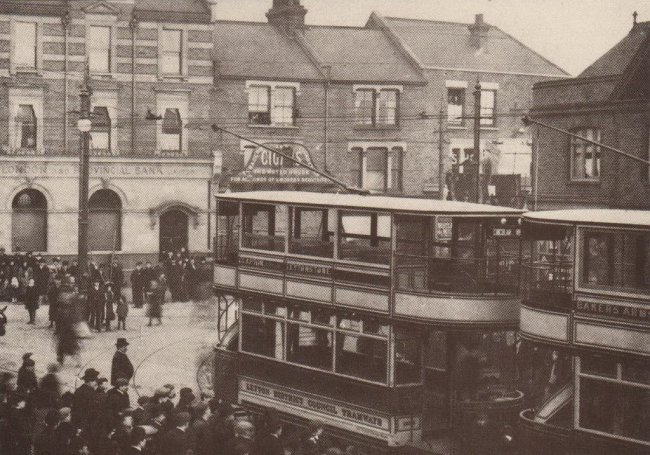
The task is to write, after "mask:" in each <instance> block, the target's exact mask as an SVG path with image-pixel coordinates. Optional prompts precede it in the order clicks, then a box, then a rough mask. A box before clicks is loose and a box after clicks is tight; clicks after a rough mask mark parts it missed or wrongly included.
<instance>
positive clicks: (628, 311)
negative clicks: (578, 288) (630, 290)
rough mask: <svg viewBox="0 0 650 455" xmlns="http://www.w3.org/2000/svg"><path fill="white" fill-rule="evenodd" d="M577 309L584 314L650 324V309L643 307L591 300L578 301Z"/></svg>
mask: <svg viewBox="0 0 650 455" xmlns="http://www.w3.org/2000/svg"><path fill="white" fill-rule="evenodd" d="M575 309H576V311H577V312H579V313H582V314H591V315H598V316H607V317H610V318H616V319H625V320H628V321H635V322H646V323H648V322H650V308H648V307H647V306H641V305H638V306H637V305H624V304H616V303H604V302H596V301H591V300H581V299H579V300H576V302H575Z"/></svg>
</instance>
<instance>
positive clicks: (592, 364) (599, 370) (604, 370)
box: [580, 355, 618, 378]
mask: <svg viewBox="0 0 650 455" xmlns="http://www.w3.org/2000/svg"><path fill="white" fill-rule="evenodd" d="M580 372H582V373H586V374H592V375H595V376H604V377H608V378H616V376H617V374H618V373H617V365H616V362H615V361H614V360H613V359H611V358H609V357H605V356H600V355H586V356H583V357H581V358H580Z"/></svg>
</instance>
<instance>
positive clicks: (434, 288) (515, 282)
mask: <svg viewBox="0 0 650 455" xmlns="http://www.w3.org/2000/svg"><path fill="white" fill-rule="evenodd" d="M395 279H396V284H395V286H396V288H397V289H398V290H404V291H417V292H427V293H428V292H443V293H458V294H478V295H516V294H517V293H518V287H519V279H520V260H519V256H516V255H505V254H504V255H494V256H486V257H480V258H434V257H430V256H421V255H415V254H396V255H395Z"/></svg>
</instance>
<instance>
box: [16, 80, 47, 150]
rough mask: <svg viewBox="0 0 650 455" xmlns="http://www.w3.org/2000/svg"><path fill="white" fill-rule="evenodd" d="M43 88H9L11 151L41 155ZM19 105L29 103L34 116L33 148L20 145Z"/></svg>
mask: <svg viewBox="0 0 650 455" xmlns="http://www.w3.org/2000/svg"><path fill="white" fill-rule="evenodd" d="M43 104H44V99H43V89H41V88H14V87H10V88H9V118H8V123H9V128H8V131H9V147H10V149H11V152H12V153H18V154H20V153H27V154H32V155H42V154H43V153H44V149H43V136H44V135H43V126H44V122H43ZM20 105H31V106H32V108H33V109H34V115H35V116H36V145H35V147H34V148H28V149H26V148H23V147H21V139H22V138H21V137H20V136H19V133H20V132H21V131H22V130H21V129H20V128H19V127H18V122H17V119H18V114H19V109H20Z"/></svg>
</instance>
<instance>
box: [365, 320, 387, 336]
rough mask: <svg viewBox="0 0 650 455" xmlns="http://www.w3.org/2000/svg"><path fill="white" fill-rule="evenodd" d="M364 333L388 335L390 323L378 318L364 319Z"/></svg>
mask: <svg viewBox="0 0 650 455" xmlns="http://www.w3.org/2000/svg"><path fill="white" fill-rule="evenodd" d="M363 333H368V334H371V335H380V336H385V337H387V336H388V324H386V323H384V322H382V321H378V320H377V319H364V320H363Z"/></svg>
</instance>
